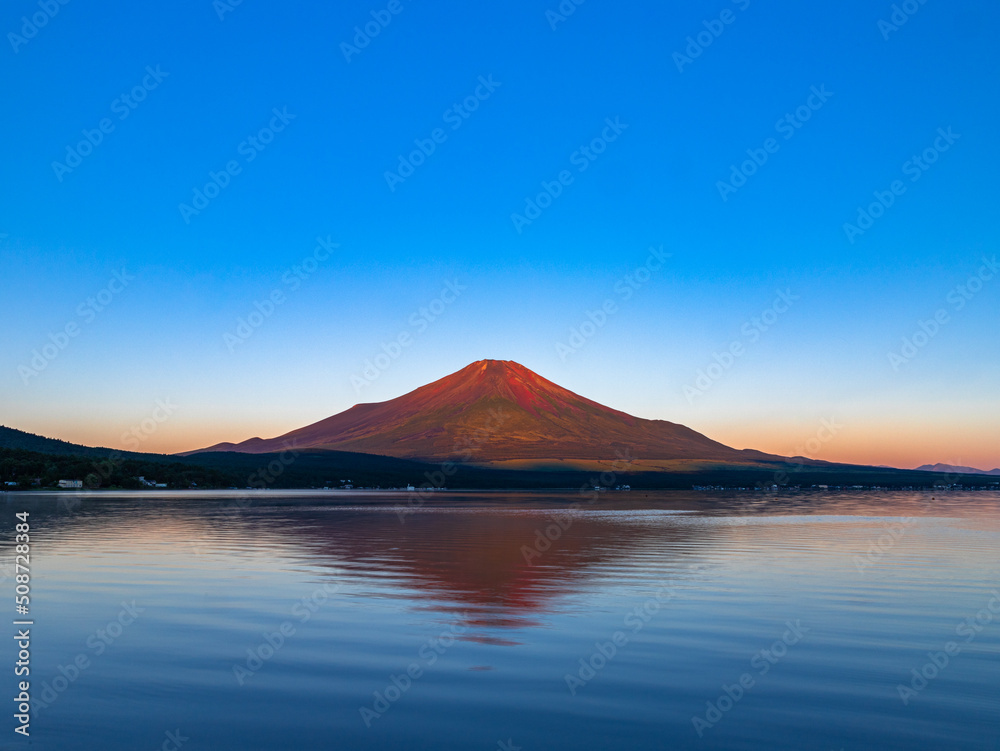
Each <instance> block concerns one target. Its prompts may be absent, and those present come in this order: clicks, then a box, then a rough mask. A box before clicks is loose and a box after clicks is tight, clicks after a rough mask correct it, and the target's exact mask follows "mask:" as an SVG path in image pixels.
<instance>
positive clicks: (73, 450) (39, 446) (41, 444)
mask: <svg viewBox="0 0 1000 751" xmlns="http://www.w3.org/2000/svg"><path fill="white" fill-rule="evenodd" d="M0 449H23V450H24V451H36V452H38V453H41V454H57V455H60V456H70V455H76V456H107V455H108V454H111V453H113V451H114V449H108V448H92V447H90V446H81V445H79V444H76V443H68V442H67V441H60V440H59V439H58V438H45V437H43V436H40V435H35V434H34V433H26V432H25V431H23V430H17V429H16V428H8V427H5V426H3V425H0ZM122 453H124V452H122Z"/></svg>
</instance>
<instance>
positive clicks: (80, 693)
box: [2, 490, 1000, 751]
mask: <svg viewBox="0 0 1000 751" xmlns="http://www.w3.org/2000/svg"><path fill="white" fill-rule="evenodd" d="M3 500H4V503H5V512H4V516H3V525H2V526H3V540H4V546H5V547H4V551H3V552H4V557H3V564H4V565H3V574H4V575H5V576H4V581H3V587H6V588H7V589H8V592H9V594H10V596H11V597H13V594H14V586H15V582H14V572H13V570H12V568H11V566H12V564H13V543H14V535H15V529H14V525H15V523H16V522H17V520H16V519H15V517H14V514H15V513H16V512H19V511H28V512H29V514H30V516H29V520H30V525H31V612H30V615H29V616H26V617H27V618H30V619H31V620H32V621H33V625H32V626H31V627H30V630H31V645H30V650H31V657H30V670H31V674H30V681H31V696H32V700H33V701H34V703H35V706H34V709H33V712H32V717H31V723H30V733H31V735H30V741H31V744H32V748H35V749H102V750H107V749H129V750H130V751H134V750H135V749H150V751H152V750H153V749H160V748H163V749H165V750H166V751H171V749H176V748H183V749H185V751H195V750H196V749H210V750H212V751H219V750H220V749H285V748H290V749H358V750H362V749H379V750H380V751H381V750H384V749H436V750H441V749H463V750H465V749H482V750H483V751H490V750H491V749H492V750H494V751H497V750H499V749H505V750H507V751H512V750H514V749H523V751H534V750H535V749H538V750H539V751H541V750H542V749H546V750H551V749H573V750H574V751H579V750H580V749H629V750H630V751H635V750H637V749H768V750H769V751H781V750H783V749H789V750H791V749H795V750H796V751H802V750H804V749H816V750H817V751H839V750H840V749H844V751H850V749H914V750H917V749H919V750H920V751H928V750H929V749H949V750H950V749H956V748H961V749H963V750H964V751H971V750H972V749H997V748H1000V686H998V684H1000V494H997V493H992V492H978V493H973V492H969V493H965V492H941V491H938V492H934V493H932V492H926V493H925V492H881V493H877V492H860V491H858V492H854V491H841V492H835V491H823V492H820V491H816V492H811V491H802V492H793V491H784V490H783V491H781V493H780V494H778V495H775V494H773V493H766V494H765V493H762V492H745V493H727V492H715V493H709V492H704V493H698V492H687V493H684V492H676V493H644V492H635V491H633V492H631V493H616V492H607V493H601V494H600V495H599V497H598V496H593V497H592V496H582V495H581V494H579V493H571V492H567V493H565V494H555V493H551V494H543V493H535V494H512V493H479V494H468V495H462V494H458V493H442V494H439V495H438V496H436V497H435V498H434V500H433V501H430V502H427V503H424V504H415V505H408V499H407V494H406V493H398V494H392V493H375V492H370V493H369V492H322V491H314V492H311V493H310V492H278V491H271V492H261V493H252V494H246V493H239V492H225V493H208V492H204V493H167V492H163V493H152V492H151V493H119V494H111V493H100V494H78V495H73V494H65V495H59V494H47V495H46V494H18V493H7V494H5V495H4V496H3ZM8 607H9V610H8V612H9V613H10V614H11V619H12V620H14V619H16V618H18V617H19V616H16V615H14V605H13V603H11V604H10V605H9V606H8ZM17 628H18V627H15V626H11V629H12V631H13V632H15V633H16V629H17ZM4 655H6V657H5V659H6V660H7V665H4V666H3V668H2V672H3V674H4V676H6V677H5V679H4V680H5V681H6V683H5V684H4V688H5V689H6V690H7V691H8V692H9V693H8V694H7V696H8V697H9V698H13V697H14V696H16V694H17V690H16V688H15V685H14V677H13V665H14V662H15V660H16V659H17V652H16V645H15V643H14V642H12V641H8V648H7V649H6V650H4ZM15 708H16V703H14V702H9V703H8V713H7V717H8V720H7V725H8V727H7V728H6V729H4V731H3V732H4V733H5V740H4V743H3V747H11V748H13V747H17V748H20V747H22V746H25V747H26V746H27V741H26V740H25V739H23V738H21V737H19V736H18V735H16V734H15V733H14V732H13V727H14V725H15V722H14V720H13V719H12V718H11V714H13V713H14V711H15Z"/></svg>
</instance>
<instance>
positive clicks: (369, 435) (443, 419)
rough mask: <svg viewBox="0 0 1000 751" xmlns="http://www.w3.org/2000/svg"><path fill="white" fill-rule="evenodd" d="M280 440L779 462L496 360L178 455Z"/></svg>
mask: <svg viewBox="0 0 1000 751" xmlns="http://www.w3.org/2000/svg"><path fill="white" fill-rule="evenodd" d="M289 446H294V447H296V448H297V449H300V450H303V449H337V450H340V451H357V452H363V453H370V454H382V455H386V456H395V457H403V458H412V459H422V460H428V461H455V462H474V463H496V462H512V461H518V462H524V461H525V460H527V461H528V462H529V463H537V462H545V461H553V460H555V461H558V460H567V459H570V460H590V461H594V460H605V461H610V460H614V459H616V458H620V457H621V456H627V457H630V458H632V459H641V460H644V461H651V460H661V461H676V460H685V461H704V462H726V463H730V462H741V463H748V462H757V461H777V460H780V459H781V457H777V456H773V455H769V454H764V453H761V452H758V451H740V450H737V449H733V448H730V447H728V446H725V445H723V444H721V443H719V442H717V441H713V440H711V439H710V438H708V437H706V436H704V435H702V434H701V433H697V432H695V431H694V430H691V429H690V428H687V427H685V426H683V425H678V424H675V423H671V422H666V421H663V420H644V419H642V418H638V417H634V416H632V415H629V414H626V413H625V412H620V411H618V410H615V409H611V408H609V407H605V406H603V405H601V404H598V403H597V402H594V401H591V400H590V399H586V398H584V397H582V396H579V395H578V394H574V393H573V392H572V391H569V390H567V389H564V388H562V387H561V386H558V385H556V384H555V383H552V382H551V381H549V380H547V379H545V378H542V377H541V376H539V375H538V374H537V373H534V372H532V371H531V370H529V369H528V368H526V367H524V366H523V365H520V364H518V363H515V362H509V361H500V360H480V361H478V362H474V363H472V364H471V365H468V366H467V367H465V368H463V369H462V370H460V371H458V372H457V373H453V374H451V375H449V376H446V377H444V378H442V379H440V380H437V381H434V382H433V383H430V384H427V385H426V386H422V387H420V388H418V389H416V390H414V391H412V392H410V393H408V394H404V395H403V396H400V397H397V398H395V399H390V400H389V401H385V402H378V403H374V404H358V405H356V406H354V407H351V408H350V409H348V410H346V411H345V412H341V413H340V414H337V415H334V416H332V417H328V418H326V419H325V420H321V421H319V422H317V423H314V424H312V425H308V426H306V427H304V428H300V429H298V430H293V431H291V432H289V433H286V434H285V435H282V436H278V437H277V438H271V439H262V438H251V439H250V440H248V441H244V442H242V443H237V444H233V443H222V444H217V445H215V446H211V447H208V448H205V449H200V450H199V451H192V452H187V453H188V454H194V453H200V452H203V451H237V452H244V453H265V452H273V451H281V450H282V449H284V448H286V447H289ZM522 466H523V465H522Z"/></svg>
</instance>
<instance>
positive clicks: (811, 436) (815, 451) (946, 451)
mask: <svg viewBox="0 0 1000 751" xmlns="http://www.w3.org/2000/svg"><path fill="white" fill-rule="evenodd" d="M323 417H324V416H317V417H316V420H319V419H322V418H323ZM314 421H315V420H310V419H308V418H306V419H305V420H301V419H298V418H297V416H296V417H293V418H289V419H285V420H278V419H276V417H274V416H268V418H263V419H260V420H253V419H249V418H244V419H235V418H233V419H227V420H225V421H223V420H220V419H217V418H216V417H213V416H211V415H206V416H200V417H193V418H190V417H185V418H182V417H180V416H178V417H175V418H172V419H171V420H170V421H168V422H167V423H164V424H163V425H159V426H157V428H156V429H155V430H154V431H152V432H151V433H150V434H149V435H148V436H142V440H141V441H139V440H138V439H135V438H132V437H130V436H129V433H128V430H122V429H121V427H120V426H119V427H115V428H112V427H110V426H98V425H94V424H93V423H92V422H89V421H82V420H72V419H71V420H67V419H65V418H59V419H56V418H50V419H48V420H43V421H38V422H37V423H35V424H33V425H12V426H10V427H16V428H19V429H21V430H27V431H28V432H31V433H36V434H38V435H43V436H45V437H49V438H59V439H61V440H64V441H69V442H71V443H78V444H81V445H85V446H102V447H107V448H112V449H118V450H126V451H132V450H134V451H141V452H147V453H159V454H174V453H178V452H182V451H192V450H196V449H199V448H204V447H206V446H212V445H214V444H217V443H222V442H227V441H228V442H233V443H237V442H240V441H244V440H246V439H248V438H252V437H255V436H259V437H262V438H273V437H276V436H280V435H283V434H284V433H287V432H289V431H291V430H294V429H296V428H300V427H303V426H304V425H307V424H309V423H310V422H314ZM839 425H840V426H841V427H839V428H838V429H837V431H836V434H835V435H833V436H832V438H829V439H828V440H821V439H822V438H826V436H827V434H826V433H824V432H823V431H822V423H821V421H817V422H816V424H815V425H812V424H810V425H806V424H805V423H804V422H803V421H793V420H790V419H789V420H785V421H782V422H774V421H771V422H768V423H766V424H763V425H752V424H751V421H750V420H747V422H746V423H737V422H735V421H733V422H728V423H721V422H714V423H711V424H700V425H691V426H690V427H692V428H693V429H695V430H697V431H698V432H702V433H704V434H706V435H708V436H709V437H710V438H712V439H714V440H717V441H720V442H721V443H724V444H726V445H728V446H732V447H734V448H739V449H743V448H752V449H757V450H759V451H764V452H767V453H773V454H778V455H781V456H797V455H802V456H807V457H809V458H812V459H821V460H824V461H830V462H837V463H844V464H863V465H870V466H880V465H884V466H889V467H899V468H903V469H911V468H915V467H918V466H921V465H924V464H937V463H942V464H952V465H959V466H967V467H975V468H977V469H983V470H991V469H994V468H996V467H1000V455H998V449H997V447H998V446H1000V427H998V426H997V424H996V422H995V421H992V420H987V419H985V418H984V419H982V420H980V421H978V422H977V423H974V424H966V425H963V426H961V427H958V426H956V425H954V424H951V425H949V424H946V423H944V422H943V421H939V420H930V419H925V420H921V419H917V418H908V419H903V420H898V421H895V422H891V423H890V422H888V421H886V420H884V419H874V418H867V419H861V420H857V419H852V420H849V421H848V420H844V421H842V422H841V423H839ZM130 427H136V426H130ZM140 434H141V427H140Z"/></svg>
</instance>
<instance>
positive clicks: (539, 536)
mask: <svg viewBox="0 0 1000 751" xmlns="http://www.w3.org/2000/svg"><path fill="white" fill-rule="evenodd" d="M295 520H296V522H297V524H296V526H295V528H294V530H293V529H291V528H290V527H288V526H286V525H282V526H283V527H284V528H285V529H287V530H288V531H289V532H293V533H294V535H295V539H296V541H297V543H298V544H299V545H300V547H301V548H302V549H304V550H307V551H308V552H309V554H310V555H311V556H312V557H315V558H319V559H322V560H329V561H331V562H335V564H336V566H337V567H338V568H339V569H341V570H342V571H344V572H345V573H347V574H348V575H350V576H353V577H356V578H357V579H359V580H362V581H368V582H371V584H372V586H373V587H376V588H377V587H390V588H403V589H406V590H407V598H408V599H410V600H418V601H424V602H425V603H426V604H425V606H424V607H426V608H427V609H432V610H436V611H442V610H443V611H446V612H448V611H451V612H454V613H456V614H464V616H465V617H464V620H465V621H466V622H467V623H469V624H471V625H476V626H482V627H493V628H517V627H523V626H532V625H538V620H537V619H538V616H540V615H542V614H545V613H547V612H550V611H551V610H552V609H553V603H554V601H555V600H557V599H558V598H560V597H562V596H564V595H567V594H570V593H572V592H575V591H578V590H579V589H580V588H582V587H583V586H585V585H586V584H587V580H588V578H589V576H590V572H591V571H592V570H594V569H596V568H598V567H599V568H600V569H601V570H603V571H605V572H607V571H609V570H612V571H613V570H614V569H615V568H616V561H619V562H620V564H619V565H627V562H626V561H625V559H626V558H628V557H629V556H632V555H634V554H635V553H636V551H638V550H641V549H642V548H644V547H651V546H654V545H655V546H656V547H658V548H659V549H660V551H661V554H663V555H670V553H666V551H667V550H670V551H683V550H684V549H686V548H687V547H688V546H687V545H685V544H684V541H685V540H686V539H687V538H689V537H690V536H691V535H699V534H703V532H702V531H700V530H698V529H697V528H695V527H692V526H689V525H685V526H680V527H678V526H672V525H662V524H657V525H655V526H654V525H642V524H627V525H623V524H622V523H620V522H618V521H615V520H614V519H613V518H612V517H610V516H608V515H603V514H602V515H595V514H587V513H586V512H568V511H562V510H559V511H550V512H548V513H538V512H537V511H534V512H526V511H520V512H519V511H512V510H502V511H498V510H486V509H476V510H472V511H461V512H456V511H441V510H426V511H421V512H418V513H414V514H411V515H408V516H407V517H406V521H405V524H404V523H400V521H399V517H398V516H397V514H395V513H391V512H372V511H367V510H360V511H354V510H351V511H345V510H341V511H338V512H336V513H330V511H329V510H328V509H311V510H308V511H307V510H304V509H303V510H300V511H297V512H296V513H295ZM681 555H683V553H681ZM418 607H419V606H418Z"/></svg>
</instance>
